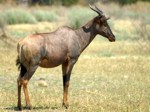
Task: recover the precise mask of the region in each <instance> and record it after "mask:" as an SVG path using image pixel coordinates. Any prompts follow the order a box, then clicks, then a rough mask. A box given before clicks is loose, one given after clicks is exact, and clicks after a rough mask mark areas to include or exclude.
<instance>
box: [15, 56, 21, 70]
mask: <svg viewBox="0 0 150 112" xmlns="http://www.w3.org/2000/svg"><path fill="white" fill-rule="evenodd" d="M16 66H18V70H20V68H21V62H20V59H19V56H18V57H17V59H16Z"/></svg>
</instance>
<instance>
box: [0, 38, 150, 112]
mask: <svg viewBox="0 0 150 112" xmlns="http://www.w3.org/2000/svg"><path fill="white" fill-rule="evenodd" d="M138 45H139V44H138V43H136V42H127V41H126V42H122V41H121V42H116V43H109V42H107V41H104V40H101V39H98V37H97V38H96V39H95V40H94V42H93V43H92V44H91V45H90V46H89V48H88V49H87V50H86V51H85V52H84V53H83V54H82V56H81V57H80V59H79V61H78V62H77V64H76V65H75V68H74V70H73V73H72V77H71V85H70V88H69V102H70V108H69V109H68V110H65V109H64V108H62V107H61V102H62V76H61V67H57V68H53V69H42V68H38V70H37V71H36V73H35V75H34V76H33V78H32V79H31V81H30V83H29V92H30V96H31V102H32V105H33V107H34V109H33V111H35V112H36V111H43V112H46V111H56V112H57V111H58V112H62V111H68V112H85V111H86V112H91V111H93V112H99V111H105V112H106V111H112V112H122V111H129V112H137V111H141V112H148V111H150V97H149V93H150V90H149V87H150V78H149V76H150V69H149V67H150V57H149V51H148V50H145V51H143V47H145V48H147V47H146V46H145V45H146V44H143V47H138ZM0 52H1V54H0V62H1V63H0V71H1V73H0V81H1V85H0V90H1V92H0V98H1V100H0V111H4V112H5V111H15V109H14V108H15V107H16V102H17V87H16V78H17V76H18V75H17V74H18V71H17V67H16V66H15V58H16V48H15V47H11V48H10V47H8V46H6V45H5V44H4V45H3V46H2V47H1V49H0ZM106 52H109V53H110V54H111V55H107V53H106ZM40 78H44V79H45V81H46V82H47V84H48V85H47V87H40V86H39V85H38V80H39V79H40ZM23 105H25V102H24V97H23Z"/></svg>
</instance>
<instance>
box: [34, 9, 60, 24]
mask: <svg viewBox="0 0 150 112" xmlns="http://www.w3.org/2000/svg"><path fill="white" fill-rule="evenodd" d="M32 13H33V15H34V17H35V18H36V20H37V21H50V22H52V21H57V20H58V18H59V16H58V15H57V14H56V13H55V12H54V11H44V10H37V11H33V12H32Z"/></svg>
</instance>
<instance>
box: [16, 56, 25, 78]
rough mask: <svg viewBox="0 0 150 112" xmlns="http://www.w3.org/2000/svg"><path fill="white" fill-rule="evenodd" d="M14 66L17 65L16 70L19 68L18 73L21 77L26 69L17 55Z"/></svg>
mask: <svg viewBox="0 0 150 112" xmlns="http://www.w3.org/2000/svg"><path fill="white" fill-rule="evenodd" d="M16 66H18V70H20V75H21V77H23V76H24V75H25V73H26V72H27V69H26V68H25V67H24V66H23V65H22V64H21V62H20V59H19V56H18V57H17V59H16Z"/></svg>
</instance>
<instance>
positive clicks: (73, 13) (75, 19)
mask: <svg viewBox="0 0 150 112" xmlns="http://www.w3.org/2000/svg"><path fill="white" fill-rule="evenodd" d="M94 16H96V13H95V12H93V11H91V10H90V9H89V8H88V9H87V8H79V7H73V8H72V9H71V10H70V11H69V14H68V19H69V20H68V21H69V26H71V27H73V28H79V27H81V26H82V25H84V24H85V23H86V22H88V21H90V20H91V19H92V18H93V17H94Z"/></svg>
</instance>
